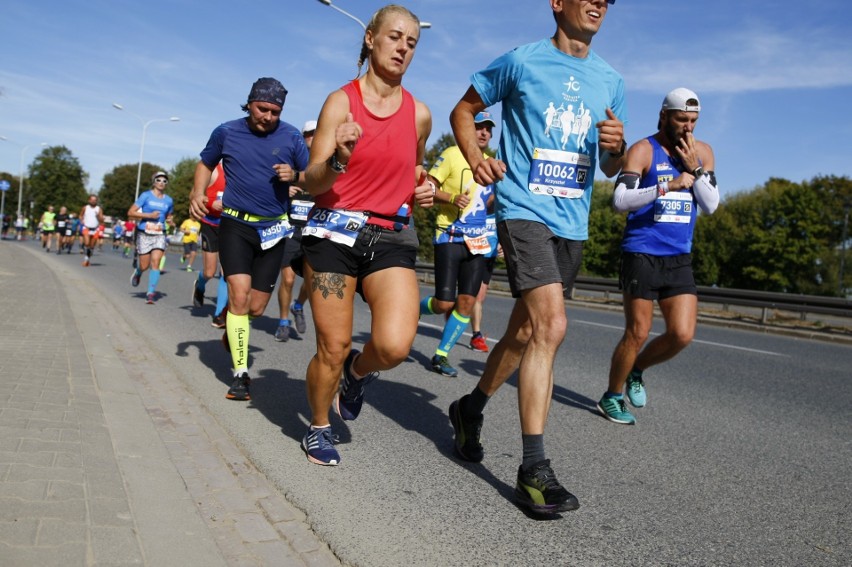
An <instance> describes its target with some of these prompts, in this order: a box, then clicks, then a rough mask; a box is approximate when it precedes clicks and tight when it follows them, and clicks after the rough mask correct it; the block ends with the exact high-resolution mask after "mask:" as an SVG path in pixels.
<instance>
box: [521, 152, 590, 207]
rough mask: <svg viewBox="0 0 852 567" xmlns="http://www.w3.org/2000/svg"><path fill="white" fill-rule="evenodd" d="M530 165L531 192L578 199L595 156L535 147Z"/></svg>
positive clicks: (581, 194) (583, 189) (584, 186)
mask: <svg viewBox="0 0 852 567" xmlns="http://www.w3.org/2000/svg"><path fill="white" fill-rule="evenodd" d="M530 165H531V167H530V176H529V180H528V182H529V190H530V192H531V193H534V194H536V195H551V196H553V197H562V198H567V199H579V198H580V197H582V196H583V192H584V191H585V188H586V179H587V178H588V176H589V169H590V168H591V166H592V160H591V158H590V157H589V156H588V155H587V154H580V153H577V152H565V151H562V150H547V149H542V148H536V149H535V150H534V151H533V156H532V163H531V164H530Z"/></svg>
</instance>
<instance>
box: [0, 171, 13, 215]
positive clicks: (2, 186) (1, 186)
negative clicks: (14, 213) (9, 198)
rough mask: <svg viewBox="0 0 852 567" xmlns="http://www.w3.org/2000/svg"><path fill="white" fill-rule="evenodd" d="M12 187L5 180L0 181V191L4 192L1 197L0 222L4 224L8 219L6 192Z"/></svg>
mask: <svg viewBox="0 0 852 567" xmlns="http://www.w3.org/2000/svg"><path fill="white" fill-rule="evenodd" d="M10 187H11V185H9V182H8V181H6V180H5V179H0V191H2V192H3V196H2V197H0V222H3V219H5V218H6V191H8V190H9V188H10Z"/></svg>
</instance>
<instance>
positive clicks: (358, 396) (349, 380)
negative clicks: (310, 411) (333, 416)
mask: <svg viewBox="0 0 852 567" xmlns="http://www.w3.org/2000/svg"><path fill="white" fill-rule="evenodd" d="M359 354H361V353H360V351H357V350H355V349H354V348H353V349H352V350H351V351H349V356H347V357H346V361H345V362H344V363H343V380H342V382H341V384H340V391H339V392H338V393H337V395H336V396H335V397H334V409H335V410H336V411H337V415H339V416H340V417H341V418H343V419H344V420H346V421H352V420H353V419H355V418H357V417H358V414H359V413H361V406H362V405H363V404H364V386H366V385H367V384H369V383H370V382H372V381H373V380H375V379H376V378H378V377H379V373H378V372H370V373H369V374H367V375H366V376H364V377H363V378H361V379H360V380H356V379H355V377H354V376H352V371H351V369H352V363H353V362H354V361H355V357H357V356H358V355H359Z"/></svg>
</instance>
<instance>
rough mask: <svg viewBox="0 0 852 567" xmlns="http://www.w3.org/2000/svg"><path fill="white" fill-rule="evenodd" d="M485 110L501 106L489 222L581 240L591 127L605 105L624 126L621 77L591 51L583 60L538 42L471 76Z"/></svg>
mask: <svg viewBox="0 0 852 567" xmlns="http://www.w3.org/2000/svg"><path fill="white" fill-rule="evenodd" d="M471 84H472V85H473V87H474V89H476V92H477V93H479V96H480V98H481V99H482V102H483V103H484V104H485V105H486V106H492V105H494V104H496V103H498V102H500V103H502V130H501V131H502V135H501V136H500V147H499V151H498V156H497V157H498V158H499V159H501V160H502V161H504V162H505V163H506V166H507V169H508V171H507V172H506V176H505V177H504V179H503V180H502V181H500V182H498V183H497V186H496V207H495V213H496V216H497V221H498V222H500V221H504V220H508V219H521V220H530V221H535V222H541V223H544V224H546V225H547V226H548V227H549V228H550V230H551V231H553V233H554V234H556V235H557V236H559V237H562V238H567V239H570V240H586V239H588V237H589V206H590V204H591V199H592V188H593V186H594V177H595V175H594V174H595V168H596V167H597V157H598V132H597V129H596V128H595V124H596V123H597V122H599V121H601V120H605V119H606V118H607V115H606V109H607V108H611V109H612V111H613V112H614V113H615V115H616V116H617V117H618V118H619V120H621V121H622V122H625V123H626V122H627V105H626V102H625V99H624V79H622V77H621V75H619V74H618V73H617V72H616V71H615V70H614V69H613V68H612V67H610V66H609V64H608V63H606V62H605V61H604V60H603V59H601V58H600V57H598V55H597V54H596V53H595V52H594V51H591V50H590V51H589V54H588V56H587V57H586V58H585V59H578V58H576V57H572V56H570V55H567V54H565V53H562V52H561V51H559V50H558V49H556V47H554V45H553V44H552V43H551V41H550V39H543V40H541V41H538V42H536V43H531V44H528V45H523V46H521V47H518V48H516V49H514V50H512V51H510V52H508V53H506V54H505V55H502V56H500V57H498V58H497V59H496V60H495V61H494V62H493V63H491V65H489V66H488V67H487V68H486V69H484V70H482V71H479V72H477V73H474V74H473V75H472V76H471Z"/></svg>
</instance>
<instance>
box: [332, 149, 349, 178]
mask: <svg viewBox="0 0 852 567" xmlns="http://www.w3.org/2000/svg"><path fill="white" fill-rule="evenodd" d="M328 165H329V166H330V167H331V169H333V170H334V171H335V172H336V173H344V172H345V171H346V165H347V164H345V163H340V162H339V161H337V152H334V153H333V154H331V157H330V158H328Z"/></svg>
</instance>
